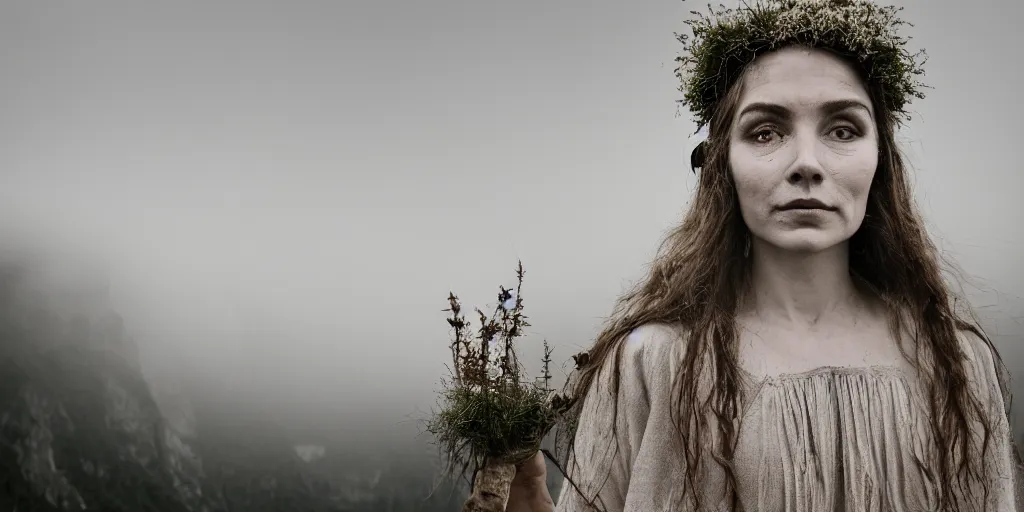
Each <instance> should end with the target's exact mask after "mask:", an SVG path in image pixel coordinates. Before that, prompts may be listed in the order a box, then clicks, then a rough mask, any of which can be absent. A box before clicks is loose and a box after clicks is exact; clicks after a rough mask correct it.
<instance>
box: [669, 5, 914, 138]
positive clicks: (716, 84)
mask: <svg viewBox="0 0 1024 512" xmlns="http://www.w3.org/2000/svg"><path fill="white" fill-rule="evenodd" d="M741 2H742V4H741V6H740V7H738V8H735V9H731V8H726V7H725V6H719V7H713V6H711V5H709V6H708V9H709V11H710V12H709V13H708V14H703V13H700V12H693V13H692V14H693V15H694V16H695V18H694V19H691V20H687V21H685V24H686V25H688V26H689V28H690V32H691V33H690V34H676V38H677V39H678V40H679V42H680V43H682V44H683V51H682V55H680V56H679V57H678V58H677V59H676V62H678V63H679V66H678V68H677V69H676V76H677V77H678V78H679V80H680V81H681V85H680V91H681V92H682V93H683V99H681V100H680V103H681V104H683V105H685V106H687V107H688V108H689V110H690V112H691V113H692V114H693V117H694V121H696V123H697V126H698V128H700V127H704V126H706V125H708V124H709V123H710V121H711V117H712V115H713V114H714V110H715V107H716V105H718V102H719V101H720V100H721V99H722V98H723V97H724V96H725V94H726V92H727V91H728V90H729V87H730V86H731V85H732V83H733V82H734V81H735V80H736V78H737V77H738V76H739V74H740V72H741V71H742V69H743V67H745V66H746V65H747V64H749V63H751V62H752V61H753V60H754V58H755V57H757V56H758V55H761V54H763V53H766V52H770V51H772V50H775V49H779V48H781V47H783V46H787V45H791V44H799V45H805V46H809V47H814V48H822V49H828V50H831V51H834V52H836V53H838V54H840V55H844V56H847V57H849V58H851V59H853V60H854V61H856V62H857V63H858V64H859V66H860V70H861V72H862V73H863V74H864V79H865V80H866V81H867V82H868V83H871V84H873V85H877V86H879V89H880V90H881V93H882V98H881V100H882V101H883V102H884V103H885V106H886V108H887V109H888V110H889V111H890V112H892V113H893V114H894V115H895V116H896V121H900V120H901V118H902V120H909V119H910V115H909V113H908V112H907V105H909V104H910V102H911V101H912V100H913V99H914V98H924V93H923V91H922V89H924V88H926V86H925V85H924V84H923V83H922V82H921V81H920V80H919V77H921V76H922V75H924V69H923V66H924V63H925V61H926V60H927V56H926V54H925V52H924V50H920V51H917V52H914V53H911V51H910V50H909V49H908V48H907V45H908V42H909V38H908V37H904V36H901V35H900V34H899V29H900V28H902V27H903V26H905V25H906V26H909V23H907V22H905V21H903V20H901V19H899V18H898V17H897V15H898V14H899V12H900V11H901V10H902V9H901V8H897V7H892V6H880V5H877V4H875V3H874V2H873V1H871V0H752V1H750V2H747V1H745V0H741Z"/></svg>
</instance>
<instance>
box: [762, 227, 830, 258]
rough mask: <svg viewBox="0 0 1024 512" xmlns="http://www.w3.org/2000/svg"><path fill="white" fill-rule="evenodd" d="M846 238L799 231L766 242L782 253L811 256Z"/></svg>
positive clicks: (774, 237)
mask: <svg viewBox="0 0 1024 512" xmlns="http://www.w3.org/2000/svg"><path fill="white" fill-rule="evenodd" d="M847 240H848V238H847V237H844V236H841V235H839V234H837V233H830V232H828V231H824V230H808V229H801V230H798V231H791V232H788V233H780V234H778V235H777V236H773V237H770V238H768V239H766V240H764V241H765V242H767V244H768V245H769V246H772V247H774V248H775V249H777V250H781V251H784V252H794V253H800V254H812V253H818V252H825V251H828V250H829V249H833V248H835V247H836V246H837V245H840V244H842V243H843V242H845V241H847Z"/></svg>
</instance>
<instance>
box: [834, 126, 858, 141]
mask: <svg viewBox="0 0 1024 512" xmlns="http://www.w3.org/2000/svg"><path fill="white" fill-rule="evenodd" d="M832 136H833V137H835V138H837V139H839V140H842V141H847V140H853V139H855V138H857V132H856V131H855V130H854V129H853V128H850V127H849V126H838V127H836V128H833V129H832Z"/></svg>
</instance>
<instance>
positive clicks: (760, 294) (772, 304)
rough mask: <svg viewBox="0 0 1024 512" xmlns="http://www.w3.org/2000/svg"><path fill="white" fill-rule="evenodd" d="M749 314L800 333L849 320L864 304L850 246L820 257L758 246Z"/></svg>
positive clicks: (753, 250)
mask: <svg viewBox="0 0 1024 512" xmlns="http://www.w3.org/2000/svg"><path fill="white" fill-rule="evenodd" d="M750 257H751V258H752V259H753V261H752V271H751V289H750V295H749V296H748V299H749V300H748V302H747V305H746V306H747V308H750V309H753V311H752V312H753V313H755V314H756V315H757V316H758V317H760V318H762V319H768V320H771V321H772V322H773V323H775V322H778V323H782V324H789V325H790V326H792V327H796V328H810V327H814V326H816V325H818V324H820V323H822V322H823V321H826V320H828V319H830V318H838V317H847V318H849V315H850V314H852V313H855V310H856V309H857V308H858V305H859V304H860V303H861V297H860V293H859V291H858V289H857V286H856V285H855V283H854V281H853V278H852V277H850V264H849V248H848V245H847V244H846V243H842V244H839V245H836V246H834V247H832V248H830V249H827V250H825V251H822V252H817V253H796V252H792V251H786V250H782V249H779V248H777V247H774V246H771V245H769V244H767V243H764V242H759V241H756V240H755V241H754V242H753V247H752V248H751V252H750Z"/></svg>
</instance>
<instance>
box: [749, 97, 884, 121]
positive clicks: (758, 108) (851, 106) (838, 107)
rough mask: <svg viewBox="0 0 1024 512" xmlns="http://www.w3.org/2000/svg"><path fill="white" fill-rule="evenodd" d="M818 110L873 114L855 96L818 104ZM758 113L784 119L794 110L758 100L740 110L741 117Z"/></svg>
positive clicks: (823, 111) (833, 112)
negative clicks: (857, 111) (854, 111)
mask: <svg viewBox="0 0 1024 512" xmlns="http://www.w3.org/2000/svg"><path fill="white" fill-rule="evenodd" d="M818 110H820V111H821V113H822V114H825V115H832V114H836V113H839V112H842V111H844V110H863V111H864V112H865V113H867V114H868V115H870V114H871V108H870V107H868V106H867V105H865V104H864V102H862V101H860V100H858V99H853V98H844V99H837V100H829V101H826V102H824V103H822V104H821V105H820V106H818ZM756 113H760V114H768V115H771V116H775V117H781V118H784V119H788V118H790V117H792V115H793V113H792V111H790V110H789V109H788V108H786V107H784V106H782V105H779V104H777V103H767V102H763V101H756V102H753V103H748V104H747V105H745V106H744V107H743V109H742V110H740V115H739V118H743V116H746V115H749V114H756Z"/></svg>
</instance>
